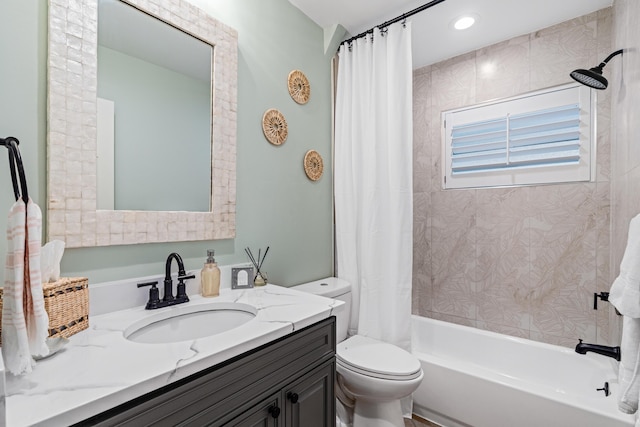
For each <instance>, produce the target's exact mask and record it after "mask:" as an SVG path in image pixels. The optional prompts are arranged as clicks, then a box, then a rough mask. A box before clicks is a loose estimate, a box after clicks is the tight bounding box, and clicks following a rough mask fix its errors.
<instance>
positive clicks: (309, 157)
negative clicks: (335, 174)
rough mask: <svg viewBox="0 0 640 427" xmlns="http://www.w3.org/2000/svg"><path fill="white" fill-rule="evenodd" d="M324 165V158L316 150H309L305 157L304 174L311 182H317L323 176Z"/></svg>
mask: <svg viewBox="0 0 640 427" xmlns="http://www.w3.org/2000/svg"><path fill="white" fill-rule="evenodd" d="M323 170H324V164H323V163H322V156H321V155H320V153H318V152H317V151H316V150H309V151H307V154H305V155H304V172H305V173H306V174H307V176H308V177H309V179H310V180H311V181H317V180H319V179H320V177H321V176H322V171H323Z"/></svg>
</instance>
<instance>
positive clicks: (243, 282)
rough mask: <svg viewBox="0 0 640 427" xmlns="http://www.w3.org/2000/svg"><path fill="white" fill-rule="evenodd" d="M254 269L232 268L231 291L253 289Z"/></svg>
mask: <svg viewBox="0 0 640 427" xmlns="http://www.w3.org/2000/svg"><path fill="white" fill-rule="evenodd" d="M253 276H254V274H253V267H231V289H251V288H253Z"/></svg>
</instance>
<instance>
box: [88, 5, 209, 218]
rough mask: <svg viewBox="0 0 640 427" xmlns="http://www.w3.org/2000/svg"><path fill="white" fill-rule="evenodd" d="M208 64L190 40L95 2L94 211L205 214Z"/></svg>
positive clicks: (131, 11)
mask: <svg viewBox="0 0 640 427" xmlns="http://www.w3.org/2000/svg"><path fill="white" fill-rule="evenodd" d="M148 40H154V43H149V42H148ZM211 58H212V46H211V45H209V44H207V43H205V42H203V41H201V40H199V39H197V38H195V37H193V36H192V35H190V34H187V33H185V32H183V31H181V30H179V29H177V28H175V27H173V26H171V25H168V24H167V23H165V22H162V21H160V20H158V19H155V18H153V17H152V16H150V15H148V14H146V13H144V12H142V11H140V10H138V9H136V8H135V7H133V6H130V5H128V4H126V3H123V2H121V1H120V0H98V110H97V113H98V121H97V126H98V140H97V142H98V147H97V149H98V164H97V177H96V179H97V186H98V187H97V197H98V202H97V203H98V209H109V210H112V209H117V210H144V211H149V210H151V211H154V210H155V211H176V210H185V211H189V212H208V211H209V209H210V205H209V201H210V200H209V198H210V195H211V189H210V188H209V183H210V182H211V101H212V97H211ZM140 171H155V172H154V173H152V175H153V176H152V177H150V178H151V179H140V178H139V176H140ZM131 183H136V184H135V185H131Z"/></svg>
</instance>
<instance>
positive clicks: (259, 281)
mask: <svg viewBox="0 0 640 427" xmlns="http://www.w3.org/2000/svg"><path fill="white" fill-rule="evenodd" d="M244 251H245V252H246V253H247V256H248V257H249V260H251V263H252V264H253V266H254V268H255V269H256V275H255V277H254V278H253V284H254V285H255V286H264V285H266V284H267V275H266V274H264V273H263V272H262V271H261V270H260V269H261V268H262V264H263V263H264V259H265V258H266V257H267V252H269V246H267V249H266V250H265V251H264V255H262V257H261V256H260V254H261V252H262V251H261V249H258V258H257V259H256V257H254V256H253V253H252V252H251V249H249V248H245V249H244Z"/></svg>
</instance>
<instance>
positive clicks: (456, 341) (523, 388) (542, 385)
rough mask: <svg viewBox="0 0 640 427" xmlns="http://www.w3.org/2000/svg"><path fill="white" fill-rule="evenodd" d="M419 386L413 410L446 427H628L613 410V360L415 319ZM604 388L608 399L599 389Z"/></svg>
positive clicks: (624, 416)
mask: <svg viewBox="0 0 640 427" xmlns="http://www.w3.org/2000/svg"><path fill="white" fill-rule="evenodd" d="M412 330H413V348H414V351H413V352H414V354H415V355H416V356H417V357H418V358H419V359H420V362H421V364H422V369H423V370H424V380H423V381H422V384H421V385H420V387H419V388H418V390H416V392H415V393H414V395H413V398H414V407H413V412H414V413H415V414H417V415H419V416H421V417H423V418H426V419H428V420H431V421H434V422H436V423H438V424H441V425H443V426H445V427H468V426H472V427H573V426H580V427H623V426H624V427H629V426H633V424H634V420H635V416H632V415H627V414H623V413H621V412H619V411H618V409H617V406H616V393H617V392H618V383H617V362H616V361H615V360H614V359H611V358H608V357H604V356H600V355H596V354H593V353H588V354H587V355H580V354H577V353H576V352H574V351H573V350H572V349H568V348H564V347H559V346H554V345H549V344H544V343H539V342H535V341H530V340H526V339H521V338H514V337H510V336H507V335H502V334H496V333H493V332H487V331H482V330H479V329H475V328H469V327H465V326H459V325H454V324H451V323H446V322H441V321H438V320H433V319H428V318H424V317H419V316H413V320H412ZM605 381H607V382H609V388H610V391H611V394H610V395H609V396H608V397H605V395H604V392H603V391H596V389H597V388H602V387H603V385H604V383H605Z"/></svg>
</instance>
